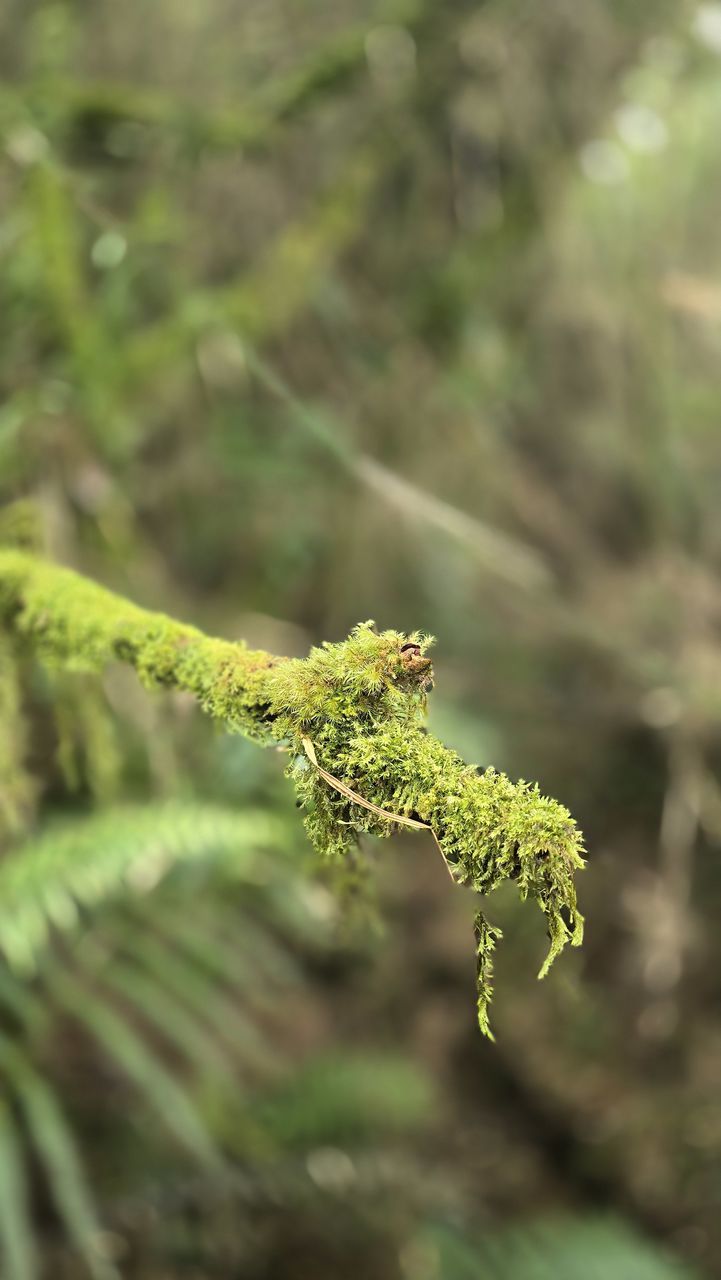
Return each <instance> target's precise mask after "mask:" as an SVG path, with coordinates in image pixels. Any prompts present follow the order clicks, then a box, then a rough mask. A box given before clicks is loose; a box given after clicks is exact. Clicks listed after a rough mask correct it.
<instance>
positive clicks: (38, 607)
mask: <svg viewBox="0 0 721 1280" xmlns="http://www.w3.org/2000/svg"><path fill="white" fill-rule="evenodd" d="M0 628H4V629H5V630H7V631H8V632H10V633H11V635H13V636H14V637H16V639H17V640H22V641H25V642H26V643H28V644H29V645H30V646H31V647H32V648H33V649H34V651H35V652H36V654H37V656H38V657H39V658H40V660H41V661H43V662H45V663H47V664H50V665H61V666H65V667H69V668H73V669H79V670H94V671H99V670H102V668H103V667H105V666H107V665H108V663H111V662H114V661H121V662H126V663H129V664H130V665H131V666H132V667H134V668H135V670H136V671H137V673H138V675H139V677H140V679H141V680H142V681H143V683H144V684H145V685H147V686H149V687H159V686H160V687H164V688H177V689H183V690H185V691H186V692H189V693H191V694H193V696H194V697H195V698H197V700H198V702H199V703H200V705H201V707H202V708H203V710H205V711H206V712H208V713H209V714H210V715H212V716H214V717H215V718H216V719H219V720H222V721H223V722H224V723H225V724H226V725H227V727H228V729H229V730H231V731H235V732H241V733H244V734H246V735H247V736H249V737H251V738H253V739H255V740H256V741H258V742H260V743H263V744H268V745H270V744H273V743H275V744H283V745H284V746H286V747H287V748H288V749H289V753H290V757H289V758H290V764H289V766H288V774H289V776H290V777H291V778H292V779H293V781H294V783H295V786H296V790H297V792H298V796H299V799H300V801H301V804H302V806H303V808H304V809H305V811H306V818H305V824H306V828H307V830H308V833H309V835H310V837H311V839H312V840H313V843H314V844H315V846H316V848H317V849H318V850H319V851H320V852H321V853H323V854H324V855H326V856H329V857H339V856H343V855H344V854H347V853H348V852H349V850H350V847H351V846H352V845H353V843H354V842H356V841H357V839H358V836H359V835H360V834H362V833H369V834H372V835H377V836H387V835H389V834H391V832H392V831H394V830H398V829H399V828H400V827H401V826H405V825H422V826H427V827H430V828H431V830H432V831H433V834H434V837H435V839H436V842H437V843H438V845H439V848H440V850H441V852H442V854H443V857H444V858H445V861H446V863H447V865H448V868H449V870H450V872H451V875H452V877H453V879H454V880H455V882H456V883H457V884H462V885H466V886H468V887H469V888H471V889H473V890H474V891H475V892H477V893H481V894H487V893H490V892H491V891H492V890H493V889H495V888H497V887H498V885H499V884H501V883H502V882H503V881H504V880H512V881H514V882H515V883H516V885H517V887H518V890H519V892H520V894H521V897H522V898H526V897H529V896H530V897H533V898H535V899H536V901H537V902H538V904H539V906H540V907H541V910H542V911H543V912H544V913H545V915H546V917H547V923H548V933H549V938H550V944H551V945H550V949H549V953H548V957H547V959H546V961H545V963H544V965H543V967H542V969H541V973H540V974H539V976H540V977H543V976H544V975H545V973H546V972H547V970H548V967H549V966H550V964H551V962H552V961H553V959H554V958H555V956H556V955H557V954H558V953H559V952H560V951H561V950H562V949H563V948H564V946H565V945H566V944H567V943H568V942H570V943H571V944H572V945H574V946H577V945H578V944H580V942H581V940H582V936H583V918H582V916H581V915H580V914H579V912H578V910H577V906H576V893H575V886H574V882H573V875H574V872H575V871H576V870H577V869H578V868H580V867H582V866H583V858H582V856H581V854H582V848H583V846H582V839H581V834H580V832H579V831H578V829H577V827H576V825H575V823H574V821H573V819H572V818H571V815H570V814H569V812H568V810H567V809H565V808H564V807H563V805H560V804H558V803H557V802H556V801H555V800H550V799H548V798H547V797H545V796H542V795H541V794H540V792H539V789H538V787H537V786H535V785H534V786H532V785H529V784H528V783H525V782H519V783H513V782H511V781H510V780H509V779H508V778H507V777H506V776H505V775H504V774H500V773H496V772H495V770H493V769H490V768H489V769H486V770H485V771H479V770H478V769H477V768H476V767H475V766H472V765H470V766H469V765H467V764H465V762H464V761H463V760H461V758H460V757H459V756H458V755H456V753H455V752H454V751H451V750H449V749H448V748H447V747H445V746H444V745H443V744H442V743H441V742H439V741H438V740H437V739H436V738H434V737H433V736H432V735H430V734H429V733H427V731H426V729H425V727H424V724H423V721H424V718H425V711H426V699H427V693H428V691H429V690H430V688H432V679H433V670H432V666H431V661H430V658H428V657H427V649H428V647H429V645H430V644H431V643H432V641H431V638H430V637H427V636H423V635H421V634H419V633H416V634H413V635H410V636H406V635H403V634H402V633H400V632H397V631H383V632H381V633H377V632H376V631H375V629H374V627H373V624H372V623H363V624H361V625H360V626H358V627H356V628H355V630H354V631H353V632H352V633H351V635H350V636H349V637H348V639H347V640H344V641H341V642H340V643H338V644H324V645H323V646H322V647H321V648H317V649H312V650H311V652H310V654H309V655H308V657H307V658H305V659H302V660H301V659H286V658H276V657H274V656H272V655H271V654H268V653H265V652H262V651H258V650H252V649H248V648H247V647H246V646H245V645H244V644H242V643H233V642H230V641H227V640H217V639H212V638H210V637H209V636H206V635H204V634H203V633H202V632H201V631H198V630H197V629H196V628H194V627H190V626H186V625H184V624H183V623H179V622H176V621H175V620H174V619H172V618H169V617H166V616H165V615H164V614H160V613H152V612H149V611H148V610H145V609H141V608H139V607H138V606H137V605H134V604H131V603H130V602H129V601H127V600H124V599H122V598H121V597H119V596H117V595H114V594H113V593H112V592H110V591H107V590H105V589H104V588H103V587H100V586H97V585H96V584H94V583H92V582H90V581H88V580H87V579H86V578H83V577H81V576H80V575H79V574H76V573H74V572H72V571H71V570H69V569H63V568H59V567H58V566H56V565H53V564H49V563H46V562H44V561H42V560H40V559H38V558H36V557H35V556H33V555H31V554H28V553H26V552H23V551H17V550H7V551H0ZM308 744H310V748H311V749H310V751H309V750H308ZM499 936H500V934H499V931H498V930H496V929H493V928H492V927H490V926H488V925H487V924H486V922H485V920H484V919H483V917H482V915H481V914H480V913H479V916H478V918H477V922H476V949H477V956H478V980H479V995H478V1011H479V1022H480V1025H481V1028H482V1030H483V1031H484V1032H485V1033H486V1034H490V1031H489V1027H488V1013H487V1010H488V1003H489V1000H490V996H491V991H492V962H491V954H492V952H493V950H494V948H495V945H496V941H497V939H498V937H499Z"/></svg>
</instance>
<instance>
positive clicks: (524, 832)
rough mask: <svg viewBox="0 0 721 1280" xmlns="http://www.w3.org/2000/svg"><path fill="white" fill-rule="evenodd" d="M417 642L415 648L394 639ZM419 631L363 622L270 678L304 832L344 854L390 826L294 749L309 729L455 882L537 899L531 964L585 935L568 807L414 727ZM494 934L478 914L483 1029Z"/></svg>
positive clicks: (330, 766)
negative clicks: (425, 830)
mask: <svg viewBox="0 0 721 1280" xmlns="http://www.w3.org/2000/svg"><path fill="white" fill-rule="evenodd" d="M409 642H411V643H412V644H416V645H418V652H417V653H414V651H411V653H412V654H413V656H412V657H411V659H410V660H409V659H408V652H409V651H408V649H406V650H405V652H404V651H403V646H404V645H407V644H408V643H409ZM428 643H429V642H428V640H427V639H425V638H423V637H421V636H412V637H405V636H402V635H399V634H398V633H397V632H393V631H385V632H383V633H382V634H381V635H376V634H375V633H374V632H373V630H372V627H371V625H370V624H369V623H366V624H364V625H363V626H361V627H358V628H356V630H355V631H354V632H353V634H352V635H351V637H350V638H349V639H348V640H347V641H344V642H343V643H341V644H336V645H326V646H324V647H323V648H322V649H316V650H313V651H312V653H311V655H310V658H308V659H306V660H305V661H304V662H294V663H286V664H284V665H283V666H282V667H281V668H280V669H279V671H278V672H277V673H276V674H275V675H274V676H273V677H272V679H271V681H270V683H271V686H272V689H273V698H272V702H271V705H272V707H273V709H274V711H275V712H276V713H277V714H278V715H279V724H281V725H282V728H283V732H284V733H285V734H286V735H287V736H288V738H289V739H290V740H291V742H292V744H293V746H294V747H295V749H296V754H295V757H294V760H293V763H292V765H291V768H290V773H291V776H292V777H293V779H294V782H295V785H296V788H297V790H298V795H299V798H300V800H301V802H302V804H303V806H304V808H305V809H306V811H307V816H306V826H307V829H308V832H309V834H310V836H311V839H312V840H313V843H314V844H315V846H316V848H318V849H319V850H320V851H321V852H323V853H325V854H326V855H330V856H338V855H343V854H344V853H345V852H346V851H347V850H348V849H349V848H350V846H351V845H352V844H353V842H354V841H355V839H356V838H357V835H358V833H359V832H367V833H368V834H371V835H376V836H387V835H390V834H391V832H392V831H394V830H396V829H398V826H399V824H398V823H395V822H393V820H392V819H391V818H383V817H380V816H379V815H378V814H376V813H373V812H371V811H369V810H368V809H365V808H363V807H361V806H360V805H358V804H357V803H354V802H353V800H351V799H349V797H348V796H347V795H345V794H343V793H342V792H340V791H338V790H336V789H335V788H334V787H333V786H332V785H331V784H329V783H328V782H327V781H326V780H324V779H323V778H322V776H321V775H320V774H319V773H318V771H317V769H315V768H314V767H313V765H312V763H311V762H310V760H309V759H308V757H307V754H306V752H305V751H304V750H303V746H302V739H303V737H309V738H310V739H311V741H312V743H313V746H314V748H315V753H316V756H317V760H318V764H319V765H320V766H321V767H322V768H323V769H325V770H326V771H327V772H328V773H329V774H332V775H333V776H334V777H335V778H337V779H338V780H339V781H340V782H342V783H343V784H344V785H345V786H346V787H347V788H350V789H351V790H352V791H354V792H356V793H358V794H359V795H360V796H362V797H363V798H364V799H365V800H368V801H370V802H372V803H373V804H374V805H377V806H379V807H380V808H381V809H384V810H386V811H388V812H389V813H391V814H397V815H402V816H404V817H407V818H411V819H415V820H416V821H418V820H420V821H421V822H423V823H425V824H427V825H428V826H429V827H431V828H432V830H433V832H434V834H435V837H436V839H437V841H438V844H439V845H440V848H441V851H442V853H443V856H444V857H445V860H446V862H447V864H448V867H449V870H450V871H451V874H452V876H453V879H454V880H455V881H456V883H457V884H461V885H466V886H468V887H469V888H471V889H473V890H474V891H475V892H476V893H479V894H488V893H491V892H492V891H493V890H494V889H496V888H497V887H498V886H499V885H500V884H502V883H503V882H504V881H505V880H511V881H513V882H514V883H515V884H516V886H517V887H518V890H519V893H520V895H521V897H522V898H524V899H525V898H527V897H531V898H534V899H535V900H536V902H537V903H538V905H539V906H540V908H541V910H542V911H543V912H544V913H545V915H546V918H547V925H548V933H549V938H550V947H549V951H548V955H547V957H546V960H545V962H544V964H543V967H542V969H541V972H540V975H539V976H540V977H543V976H544V975H545V974H546V973H547V972H548V969H549V967H550V965H551V964H552V962H553V960H554V959H555V957H556V956H557V955H558V954H559V952H560V951H562V950H563V948H564V947H565V946H566V944H567V943H569V942H570V943H571V944H572V945H573V946H578V945H579V944H580V943H581V941H582V938H583V917H582V916H581V915H580V913H579V912H578V908H577V905H576V891H575V885H574V880H573V876H574V872H575V871H576V870H578V869H579V868H581V867H582V866H583V858H582V839H581V835H580V832H579V831H578V829H577V827H576V824H575V822H574V821H573V819H572V817H571V815H570V814H569V812H568V810H567V809H565V808H564V807H563V805H560V804H558V803H557V802H556V801H555V800H550V799H548V798H547V797H545V796H543V795H541V793H540V791H539V789H538V787H537V786H536V785H530V784H528V783H526V782H518V783H513V782H511V781H510V779H509V778H507V777H506V776H505V774H502V773H497V772H496V771H495V770H494V769H487V770H486V771H485V772H483V773H480V774H479V772H478V770H477V769H476V768H475V767H473V766H469V765H467V764H466V763H465V762H464V761H463V760H462V759H461V758H460V756H458V755H456V753H455V752H454V751H450V750H449V749H448V748H447V747H445V746H444V745H443V743H441V742H439V741H438V740H437V739H436V738H434V737H432V736H431V735H430V734H428V733H426V731H425V729H424V727H423V723H422V721H423V714H424V710H425V698H426V690H427V688H428V685H429V681H430V670H429V667H430V664H429V663H428V660H427V659H426V657H425V651H426V648H427V646H428ZM499 937H500V932H499V930H497V929H493V928H492V927H491V926H489V925H487V924H486V922H485V920H483V917H482V916H479V917H478V918H477V921H476V944H477V953H478V961H479V965H478V976H479V1022H480V1025H481V1028H482V1030H483V1031H484V1032H485V1033H486V1034H488V1033H489V1029H488V1016H487V1009H488V1003H489V1000H490V996H491V991H492V986H491V977H492V964H491V956H492V952H493V950H494V948H495V945H496V942H497V940H498V938H499Z"/></svg>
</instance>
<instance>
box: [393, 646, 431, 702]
mask: <svg viewBox="0 0 721 1280" xmlns="http://www.w3.org/2000/svg"><path fill="white" fill-rule="evenodd" d="M401 661H402V663H403V667H404V672H405V674H406V676H409V677H410V679H411V680H412V681H413V682H414V683H417V684H418V685H419V687H420V688H421V689H422V690H423V691H424V693H427V692H429V690H431V689H432V688H433V663H432V662H431V660H430V658H424V656H423V653H422V650H421V646H420V645H419V644H416V643H415V641H408V642H407V643H406V644H402V645H401Z"/></svg>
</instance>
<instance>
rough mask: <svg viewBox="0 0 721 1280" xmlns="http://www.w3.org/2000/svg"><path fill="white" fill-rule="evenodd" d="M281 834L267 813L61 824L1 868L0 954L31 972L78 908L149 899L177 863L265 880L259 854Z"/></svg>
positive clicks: (203, 812)
mask: <svg viewBox="0 0 721 1280" xmlns="http://www.w3.org/2000/svg"><path fill="white" fill-rule="evenodd" d="M281 831H283V832H284V831H285V828H284V827H283V826H282V824H281V823H279V822H278V821H276V820H274V819H272V818H271V817H270V816H269V815H267V814H263V813H248V812H245V813H243V814H237V813H234V812H233V811H232V810H226V809H220V808H215V807H213V806H203V805H182V804H169V805H167V806H166V807H163V808H161V809H156V808H148V807H141V806H138V807H127V808H117V809H108V810H105V811H103V812H102V813H101V814H98V815H97V816H92V817H89V818H86V819H84V820H82V821H80V822H78V821H75V822H71V823H67V824H58V825H56V826H54V827H52V828H50V829H49V830H48V831H47V832H46V833H45V834H44V835H41V836H40V837H38V838H37V839H36V840H34V841H31V842H28V843H26V844H25V845H24V846H23V847H22V848H21V849H19V850H17V851H16V852H14V853H12V854H11V855H9V856H8V857H7V858H6V859H5V860H4V861H3V862H2V863H0V903H2V910H1V911H0V951H2V952H3V953H4V954H5V956H6V957H7V960H8V961H9V963H10V964H11V965H12V966H13V967H14V968H15V969H17V970H18V971H20V972H24V973H32V972H34V971H35V969H36V968H37V962H38V957H39V955H40V953H41V952H42V950H43V949H44V948H45V947H46V946H47V944H48V941H49V938H50V935H51V930H52V929H53V928H54V929H58V930H61V931H65V930H68V929H72V928H73V927H74V926H75V925H76V924H77V923H78V919H79V912H80V909H81V908H91V907H92V908H97V907H99V906H100V905H101V904H102V903H104V902H106V901H107V900H109V899H111V898H118V897H120V896H122V895H128V894H132V893H137V894H142V893H146V892H148V891H149V890H150V889H151V888H153V887H154V886H155V885H157V884H158V883H159V881H160V880H162V879H163V878H164V877H165V876H166V875H167V874H168V873H169V872H170V871H171V870H172V869H173V868H174V867H175V866H176V865H178V864H179V863H183V862H185V863H187V862H199V861H202V860H203V859H211V858H212V859H216V860H217V859H225V861H226V864H227V865H228V866H231V865H232V870H233V873H234V874H236V875H241V874H242V875H244V876H246V877H249V878H251V879H252V878H253V875H254V874H255V873H256V872H257V876H258V877H259V878H260V879H261V880H262V878H263V875H264V873H263V871H262V869H261V863H260V858H259V856H258V855H259V852H260V851H261V850H263V849H265V850H268V849H271V848H273V847H274V846H275V845H277V844H278V843H279V839H278V837H279V834H280V832H281Z"/></svg>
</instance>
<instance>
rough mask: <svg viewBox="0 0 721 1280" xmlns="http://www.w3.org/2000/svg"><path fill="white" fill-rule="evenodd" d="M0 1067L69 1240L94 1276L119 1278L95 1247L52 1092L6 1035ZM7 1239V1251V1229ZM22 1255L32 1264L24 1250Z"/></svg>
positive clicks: (96, 1226) (77, 1165)
mask: <svg viewBox="0 0 721 1280" xmlns="http://www.w3.org/2000/svg"><path fill="white" fill-rule="evenodd" d="M0 1067H1V1068H2V1070H3V1072H4V1073H5V1075H6V1077H7V1078H8V1080H9V1081H10V1082H11V1084H12V1086H13V1092H14V1094H15V1096H16V1098H17V1099H18V1102H19V1104H20V1106H21V1108H22V1110H23V1113H24V1116H25V1121H26V1124H27V1128H28V1132H29V1134H30V1136H31V1138H32V1140H33V1143H34V1145H35V1147H36V1151H37V1154H38V1156H39V1158H40V1160H41V1162H42V1165H43V1167H44V1169H45V1172H46V1175H47V1179H48V1185H49V1186H50V1188H51V1190H52V1193H53V1196H54V1199H55V1203H56V1206H57V1209H58V1212H59V1214H60V1217H61V1219H62V1221H63V1222H64V1224H65V1227H66V1229H67V1232H68V1235H69V1237H70V1239H71V1240H72V1241H73V1242H74V1243H75V1245H76V1247H77V1249H78V1251H79V1253H80V1255H81V1257H82V1258H83V1259H84V1260H85V1262H86V1264H87V1266H88V1269H89V1271H90V1273H91V1275H92V1277H93V1280H119V1276H118V1273H117V1271H116V1270H115V1267H114V1266H112V1265H111V1264H110V1263H109V1262H108V1261H107V1260H106V1259H105V1258H103V1257H102V1256H100V1255H99V1253H98V1251H97V1248H96V1244H97V1240H98V1239H99V1235H100V1223H99V1220H98V1218H97V1215H96V1212H95V1207H94V1204H93V1200H92V1196H91V1194H90V1192H89V1189H88V1186H87V1183H86V1180H85V1175H84V1172H83V1167H82V1162H81V1160H80V1157H79V1154H78V1150H77V1145H76V1142H75V1139H74V1136H73V1133H72V1131H71V1129H70V1127H69V1125H68V1123H67V1121H66V1119H65V1116H64V1115H63V1111H62V1108H61V1106H60V1103H59V1102H58V1100H57V1098H56V1096H55V1093H54V1091H53V1090H52V1089H51V1088H50V1087H49V1085H48V1083H47V1081H46V1080H45V1079H43V1077H42V1076H41V1075H40V1074H39V1072H38V1071H37V1070H36V1069H35V1067H34V1066H33V1064H32V1063H31V1062H30V1060H29V1059H28V1058H27V1057H26V1055H25V1054H24V1053H23V1051H22V1049H21V1048H20V1047H19V1046H18V1045H17V1044H15V1043H13V1042H12V1041H10V1040H9V1039H7V1038H6V1037H5V1036H2V1037H0ZM5 1242H6V1249H7V1250H8V1252H9V1248H10V1240H9V1237H8V1235H7V1233H5ZM25 1257H26V1261H27V1262H28V1263H30V1256H29V1255H28V1253H27V1251H26V1255H25ZM34 1274H35V1272H34V1271H32V1270H31V1271H30V1272H29V1275H30V1276H34Z"/></svg>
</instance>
